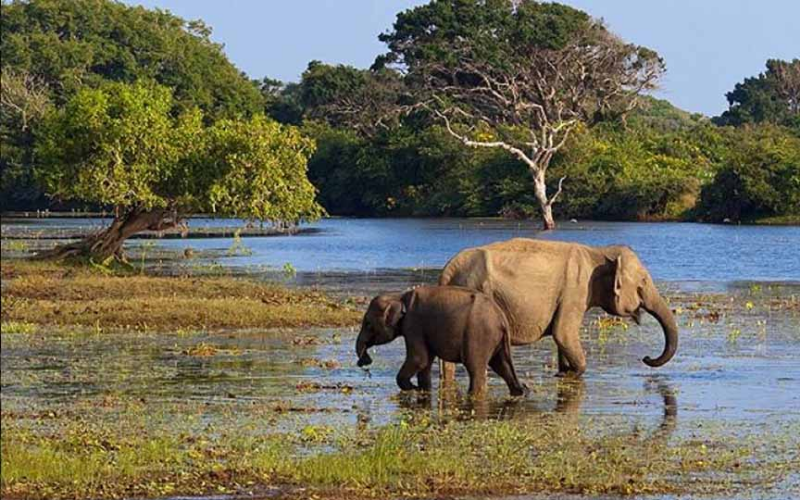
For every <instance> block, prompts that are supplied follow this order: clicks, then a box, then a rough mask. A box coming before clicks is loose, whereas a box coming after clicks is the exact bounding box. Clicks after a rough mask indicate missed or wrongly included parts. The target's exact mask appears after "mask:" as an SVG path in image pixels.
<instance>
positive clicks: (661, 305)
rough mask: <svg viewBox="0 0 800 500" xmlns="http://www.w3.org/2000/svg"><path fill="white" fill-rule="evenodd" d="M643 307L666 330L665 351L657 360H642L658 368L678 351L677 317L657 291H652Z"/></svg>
mask: <svg viewBox="0 0 800 500" xmlns="http://www.w3.org/2000/svg"><path fill="white" fill-rule="evenodd" d="M642 305H643V307H644V309H645V310H646V311H647V312H648V313H650V314H651V315H652V316H653V317H654V318H656V319H657V320H658V322H659V323H660V324H661V328H662V329H663V330H664V340H665V345H664V351H663V352H662V353H661V355H660V356H659V357H657V358H656V359H652V358H650V356H645V357H644V359H643V360H642V361H644V363H645V364H646V365H647V366H651V367H653V368H657V367H659V366H661V365H663V364H665V363H667V362H668V361H669V360H670V359H672V356H674V355H675V351H677V350H678V325H677V324H676V323H675V317H674V316H673V315H672V311H671V310H670V308H669V306H668V305H667V303H666V301H665V300H664V299H663V298H662V297H661V295H659V293H658V291H656V290H655V289H653V290H651V292H650V293H649V294H648V297H647V298H646V299H645V300H644V302H643V304H642Z"/></svg>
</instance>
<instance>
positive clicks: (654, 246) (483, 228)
mask: <svg viewBox="0 0 800 500" xmlns="http://www.w3.org/2000/svg"><path fill="white" fill-rule="evenodd" d="M3 222H4V224H6V223H7V222H9V220H8V219H4V221H3ZM13 222H14V223H15V224H14V226H15V227H16V228H19V227H24V228H25V230H26V231H30V232H31V233H35V232H38V231H53V230H56V229H60V230H64V229H65V228H67V229H68V228H79V227H85V226H87V225H91V226H97V227H100V226H101V224H102V221H101V220H100V219H56V218H53V219H17V220H15V221H13ZM220 225H225V226H237V225H238V226H243V225H244V221H238V220H231V219H192V220H191V221H190V227H195V228H199V227H206V226H220ZM538 226H539V222H538V221H513V220H503V219H454V218H453V219H421V218H409V219H344V218H332V219H324V220H321V221H319V222H316V223H313V224H309V225H305V226H304V227H306V228H311V229H314V230H315V231H313V232H309V233H306V234H300V235H294V236H270V237H244V238H242V243H243V245H244V246H245V247H246V248H247V249H248V251H247V252H239V254H238V255H235V256H233V255H229V253H230V252H228V251H227V250H228V249H229V248H230V247H231V243H232V239H231V238H192V239H185V240H184V239H171V240H167V239H165V240H159V241H158V246H160V247H163V248H166V249H173V250H181V251H182V250H183V249H184V248H186V247H192V248H193V249H195V250H199V251H207V252H208V253H209V254H210V255H213V259H214V261H215V262H218V263H219V264H221V265H223V266H225V267H232V268H238V269H247V268H253V267H255V268H258V267H261V268H269V267H271V268H274V269H280V268H282V267H283V266H284V265H285V264H287V263H288V264H291V266H292V267H293V268H294V269H296V270H297V271H298V273H299V275H300V280H301V281H302V282H303V283H306V284H308V283H309V282H315V280H316V281H324V280H325V279H326V276H324V275H329V274H330V275H332V276H340V275H342V274H344V275H355V276H356V279H357V276H358V275H359V274H361V275H364V274H369V273H371V274H373V275H374V274H389V275H390V274H392V273H394V272H397V271H402V272H414V271H418V272H421V273H425V272H426V270H427V271H429V270H433V271H434V274H435V271H436V270H438V269H441V268H442V267H443V266H444V265H445V264H446V263H447V260H448V259H449V258H450V257H452V256H453V255H455V254H456V253H457V252H458V251H460V250H461V249H463V248H467V247H472V246H476V245H484V244H487V243H491V242H493V241H500V240H505V239H508V238H516V237H524V238H542V239H548V240H563V241H573V242H578V243H583V244H587V245H611V244H623V245H628V246H630V247H632V248H633V249H634V250H635V251H636V252H637V254H638V255H639V257H640V258H641V260H642V261H643V262H644V263H645V265H646V266H647V267H648V269H649V270H650V273H651V274H652V275H653V278H654V279H655V280H656V281H669V282H686V284H691V283H696V284H697V283H701V284H705V285H709V286H711V285H720V284H729V283H735V282H740V281H778V282H795V281H798V282H800V250H799V249H800V227H793V226H791V227H787V226H737V225H714V224H696V223H631V222H588V221H587V222H583V221H579V222H577V223H570V222H562V223H561V224H560V226H559V228H558V229H556V230H555V231H547V232H544V231H541V230H539V228H538ZM130 245H132V246H137V245H142V240H132V241H131V243H130ZM245 253H246V255H245ZM201 255H202V253H201ZM401 274H402V273H401ZM321 275H322V276H321ZM315 276H316V278H315ZM348 277H352V276H348Z"/></svg>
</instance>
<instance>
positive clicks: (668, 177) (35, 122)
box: [0, 0, 800, 246]
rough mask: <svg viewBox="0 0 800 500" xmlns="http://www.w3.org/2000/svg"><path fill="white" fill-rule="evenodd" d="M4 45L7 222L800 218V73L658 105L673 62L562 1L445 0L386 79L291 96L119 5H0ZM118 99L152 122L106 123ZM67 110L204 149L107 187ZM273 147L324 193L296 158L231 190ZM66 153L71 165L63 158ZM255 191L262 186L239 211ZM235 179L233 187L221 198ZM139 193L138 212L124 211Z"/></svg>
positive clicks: (788, 67)
mask: <svg viewBox="0 0 800 500" xmlns="http://www.w3.org/2000/svg"><path fill="white" fill-rule="evenodd" d="M0 28H2V41H0V56H1V57H2V96H1V97H2V99H0V106H1V107H0V110H2V115H0V141H1V143H0V145H1V146H2V148H0V149H1V150H0V181H1V182H2V183H1V185H0V191H1V192H0V197H1V198H2V208H3V209H14V208H34V207H42V208H43V207H45V206H47V205H48V204H49V203H52V202H53V200H55V201H56V202H58V203H60V204H61V205H60V206H75V205H69V204H70V203H72V204H76V203H77V204H78V205H77V206H83V205H84V204H87V203H88V204H89V205H91V206H93V207H103V208H112V209H117V210H123V211H130V210H142V207H143V206H145V205H146V206H147V207H149V208H154V207H155V208H158V209H159V210H165V211H168V210H167V209H168V208H169V209H170V210H172V209H173V208H176V207H178V206H181V207H183V208H184V209H185V211H190V210H191V211H198V210H203V211H206V210H214V209H217V208H220V209H221V208H222V207H223V206H224V207H225V208H226V210H221V211H220V213H233V214H240V215H243V216H264V217H274V216H276V215H275V214H280V215H281V216H282V217H287V218H302V217H304V216H309V217H313V216H315V215H318V214H319V213H321V212H320V210H319V208H318V207H317V206H316V205H314V204H313V203H312V202H311V201H310V200H313V197H314V187H315V188H316V190H317V194H316V200H317V201H318V202H319V204H320V205H322V207H324V209H325V210H327V212H328V213H330V214H334V215H356V216H411V215H418V216H439V215H448V216H497V215H501V216H508V217H541V216H543V215H545V214H546V213H547V211H550V212H551V217H552V216H554V217H555V218H571V217H578V218H596V219H616V220H709V221H722V220H725V219H730V220H732V221H737V220H751V219H757V218H761V217H770V216H783V215H800V111H799V108H800V105H799V104H798V95H800V60H798V59H794V60H792V61H778V60H770V61H768V62H767V65H766V70H765V72H764V73H762V74H760V75H757V76H755V77H752V78H746V79H745V80H744V81H743V82H741V83H739V84H737V85H736V87H735V88H734V89H733V90H732V91H731V92H730V93H728V95H727V98H728V101H729V104H730V106H729V109H728V110H727V111H725V112H724V113H723V114H722V115H721V116H719V117H716V118H713V119H707V118H705V117H703V116H701V115H696V114H690V113H687V112H684V111H682V110H680V109H677V108H675V107H674V106H672V105H671V104H670V103H668V102H666V101H663V100H657V99H654V98H652V97H648V96H647V95H646V94H647V91H649V90H651V89H652V88H654V87H655V86H656V85H657V82H658V77H659V76H660V74H661V72H662V71H663V69H664V67H663V61H661V59H660V58H659V57H658V54H656V53H655V52H653V51H651V50H649V49H647V48H645V47H640V46H636V45H633V44H630V43H627V42H625V41H623V40H620V39H619V38H618V37H616V36H614V35H613V34H612V33H610V32H609V31H608V30H607V29H606V28H605V27H604V26H603V25H602V24H601V23H599V22H597V21H595V20H594V19H592V18H591V17H589V16H588V15H586V14H585V13H583V12H581V11H578V10H576V9H572V8H570V7H566V6H563V5H558V4H543V3H537V2H532V1H522V2H519V1H517V2H511V1H510V0H434V1H432V2H431V3H430V4H427V5H423V6H421V7H417V8H414V9H410V10H408V11H405V12H401V13H399V14H398V17H397V21H396V23H395V24H394V26H393V28H392V29H391V30H389V31H387V32H386V33H384V34H383V35H381V40H382V41H384V42H385V43H386V46H387V52H386V53H385V54H383V55H381V56H379V57H378V59H377V60H376V62H375V64H374V66H373V67H372V68H370V69H359V68H353V67H350V66H345V65H335V64H334V65H332V64H325V63H321V62H319V61H312V62H310V63H309V64H308V67H307V69H306V71H305V72H304V73H303V75H302V78H301V80H300V81H299V82H295V83H284V82H280V81H277V80H274V79H271V78H263V79H261V80H251V79H249V78H247V77H246V76H245V75H244V74H242V73H241V72H240V71H239V70H237V69H236V68H235V66H233V65H232V64H231V63H230V62H229V61H228V59H227V58H226V57H225V55H224V53H223V52H222V49H221V47H220V46H219V45H217V44H215V43H213V42H212V41H211V40H210V32H211V31H210V28H208V27H207V26H206V25H205V24H204V23H203V22H202V21H185V20H183V19H180V18H178V17H176V16H174V15H172V14H170V13H168V12H164V11H159V10H156V11H152V10H147V9H144V8H141V7H129V6H126V5H123V4H121V3H117V2H113V1H110V0H62V1H56V0H29V1H11V2H6V1H4V2H3V4H2V20H1V21H0ZM120 85H121V86H120ZM162 89H169V92H168V95H167V94H164V91H163V90H162ZM120 96H128V97H129V98H130V99H133V100H136V99H139V100H140V101H142V100H148V99H149V100H150V101H151V104H153V106H149V107H148V108H147V109H146V110H142V109H140V108H137V107H136V106H134V105H133V103H132V102H128V101H126V102H125V103H118V104H119V105H117V106H114V105H112V104H113V103H115V102H117V100H118V98H119V97H120ZM100 103H105V104H103V106H106V107H102V106H100ZM157 103H161V104H163V106H162V107H158V106H156V105H155V104H157ZM165 103H166V104H165ZM123 104H124V105H123ZM140 104H142V103H140ZM142 105H144V104H142ZM68 106H72V108H69V109H73V110H81V112H82V113H88V115H86V116H88V117H92V119H97V120H99V121H98V122H97V123H96V124H95V126H100V125H98V124H100V123H102V120H111V121H113V122H114V123H116V124H119V123H123V122H125V121H126V120H127V121H128V122H127V123H129V124H130V126H132V127H134V128H135V127H137V126H142V123H149V122H148V121H147V120H151V119H152V120H156V122H158V123H162V124H163V123H172V125H170V126H168V127H166V128H165V131H166V130H167V129H170V130H177V131H180V130H184V131H187V130H188V131H190V132H191V134H194V135H193V137H195V138H196V140H195V141H194V143H195V144H196V145H197V147H196V148H193V149H191V151H189V150H186V151H184V153H185V154H183V155H179V156H173V157H172V160H171V161H170V162H168V164H162V165H161V166H160V167H159V168H157V169H154V170H147V169H138V170H137V169H136V168H130V169H128V170H126V172H127V174H131V173H136V174H137V175H140V177H131V176H127V177H124V176H118V177H116V178H114V181H115V188H114V189H111V188H108V186H107V185H106V184H107V183H108V179H107V178H104V177H103V175H101V174H102V173H103V172H106V173H107V172H108V171H109V162H112V161H115V160H114V156H113V155H110V153H109V151H111V150H113V147H111V146H109V143H98V142H96V140H94V139H97V138H96V137H90V136H89V135H86V136H84V137H86V138H87V141H86V143H85V144H82V145H80V147H78V145H74V144H72V145H69V144H65V143H63V142H60V141H62V140H66V139H68V138H69V137H71V136H72V135H69V136H67V135H64V134H66V133H67V132H69V127H71V126H78V124H76V123H70V122H68V120H67V118H66V117H65V116H64V113H65V110H66V109H68ZM109 106H110V107H109ZM164 106H166V107H164ZM98 107H99V108H98ZM167 107H168V109H167ZM101 108H102V110H103V111H102V113H100V111H98V110H99V109H101ZM98 113H100V114H98ZM164 113H166V114H164ZM262 115H266V116H267V117H269V118H271V120H274V121H275V122H277V124H282V125H277V124H274V125H270V124H268V123H267V122H269V121H270V120H266V121H265V119H263V118H261V116H262ZM102 117H105V118H102ZM147 117H149V118H147ZM189 117H193V118H192V120H195V121H193V122H192V121H189V122H187V121H186V120H188V119H189ZM101 118H102V119H101ZM87 119H88V118H87ZM140 120H145V121H144V122H141V121H140ZM163 120H167V121H163ZM240 124H243V125H240ZM246 124H250V125H249V126H252V127H254V128H255V129H256V130H257V131H260V132H257V133H254V134H251V136H250V141H251V142H250V143H248V142H246V141H244V142H242V141H239V140H238V139H237V138H240V136H241V135H246V133H245V132H246V130H247V125H246ZM186 127H189V128H186ZM192 127H194V128H192ZM145 129H147V127H146V126H145ZM119 130H124V127H122V128H120V129H119ZM156 130H157V127H156ZM232 131H238V132H237V133H236V134H234V133H233V132H232ZM295 131H297V132H299V134H301V135H302V136H303V137H305V138H309V139H311V141H309V142H308V143H306V142H303V141H304V140H305V139H302V138H301V136H300V135H295ZM73 132H74V131H73ZM84 132H85V130H84ZM259 133H261V134H266V135H264V137H276V136H281V137H283V138H284V139H285V141H286V142H285V144H286V145H287V146H286V147H287V149H286V151H296V152H302V154H303V155H306V157H307V168H308V179H309V180H310V181H311V183H312V184H313V186H314V187H310V186H306V185H305V184H304V183H303V179H304V178H305V174H304V172H305V170H304V169H305V168H306V162H305V161H304V160H303V159H302V158H295V159H294V160H292V162H290V164H291V165H294V166H293V167H291V168H289V169H288V170H282V171H281V172H283V173H280V174H279V173H278V171H272V172H271V173H270V171H268V170H264V171H261V172H260V174H259V175H253V176H249V177H248V175H244V174H242V175H243V176H242V175H239V176H238V177H237V176H236V175H237V174H235V172H237V170H236V168H239V167H242V168H244V167H243V165H244V164H238V166H237V165H233V164H232V163H230V161H229V160H230V159H231V158H232V157H231V155H232V154H234V152H232V150H231V149H230V148H233V147H234V146H236V147H238V148H239V151H240V152H241V151H249V153H247V154H251V155H252V157H253V158H260V161H264V162H266V163H269V162H270V161H272V158H271V157H268V156H263V155H265V154H267V152H265V151H260V150H259V151H255V150H253V149H252V148H250V146H253V145H254V144H257V143H258V137H259V135H258V134H259ZM70 134H72V132H70ZM178 135H179V134H178ZM104 137H105V138H108V137H110V136H108V135H107V136H104ZM170 137H171V139H170V140H169V141H166V142H165V144H167V145H169V147H177V146H175V145H176V144H180V137H176V134H171V135H170ZM89 138H92V139H93V141H89V140H88V139H89ZM222 138H224V139H225V141H226V143H225V144H226V146H224V147H223V146H222V145H221V144H222V143H220V142H219V141H222V140H223V139H222ZM140 139H141V140H140V141H139V142H138V143H136V144H135V145H134V146H135V147H133V146H132V148H133V149H134V150H137V151H138V153H136V154H140V155H142V156H140V157H136V156H135V155H134V157H135V158H143V160H141V162H150V163H156V162H155V161H154V160H153V161H151V160H149V159H147V158H148V156H147V155H149V154H151V151H150V150H149V149H148V146H147V144H148V142H147V141H151V140H152V141H154V142H156V143H158V142H159V141H161V139H159V138H158V137H155V136H147V137H144V136H142V137H140ZM109 140H111V139H109ZM170 141H178V142H170ZM215 141H216V142H215ZM162 142H163V141H162ZM112 143H113V141H112ZM314 143H315V144H316V146H314ZM114 144H117V143H113V144H112V145H114ZM211 144H217V145H218V146H217V147H212V146H211ZM248 144H249V146H248ZM117 145H118V144H117ZM67 146H70V147H72V150H71V151H72V153H73V154H72V156H69V157H65V156H63V155H65V154H66V153H65V151H67V152H68V151H69V149H68V147H67ZM467 146H472V147H467ZM81 148H84V149H81ZM86 148H88V149H86ZM136 148H138V149H136ZM248 148H250V149H248ZM167 149H169V148H167ZM87 151H91V152H92V153H97V154H91V155H89V154H87ZM100 152H102V153H103V154H100ZM190 153H191V154H190ZM79 154H81V155H85V158H81V157H79ZM204 154H205V155H209V156H208V158H207V160H208V161H207V162H206V165H205V166H204V167H203V168H200V163H203V161H202V158H200V157H199V156H198V155H204ZM242 154H244V153H241V154H240V156H239V157H241V155H242ZM287 154H288V153H287ZM104 155H106V156H104ZM108 155H110V156H108ZM226 155H227V156H226ZM87 158H89V159H94V163H92V162H90V161H89V160H87ZM109 158H111V159H110V160H109ZM137 161H138V160H137ZM141 162H140V163H141ZM226 162H227V163H226ZM57 164H58V165H60V166H57ZM131 164H133V165H138V164H139V163H137V162H131ZM225 165H227V167H226V166H225ZM232 165H233V166H232ZM234 167H236V168H234ZM104 169H105V170H104ZM216 169H219V171H217V170H216ZM226 169H227V170H226ZM111 171H113V169H112V170H111ZM154 172H168V173H169V175H161V174H156V173H154ZM297 172H300V173H301V174H302V175H301V176H299V177H298V176H297V175H296V173H297ZM240 173H241V172H240ZM251 173H252V172H251ZM545 173H546V176H545ZM83 174H85V175H83ZM127 174H126V175H127ZM179 174H180V175H183V176H184V180H186V183H185V184H183V185H181V188H180V189H177V186H176V185H175V184H174V183H172V182H170V179H173V180H174V179H175V178H176V177H175V176H176V175H179ZM82 175H83V176H82ZM226 175H227V177H226ZM270 175H275V176H276V177H275V178H274V179H273V182H274V183H275V185H276V186H278V188H277V189H275V186H273V185H271V184H270V178H269V176H270ZM106 177H108V175H106ZM111 177H113V176H111ZM194 177H197V180H196V182H194V181H192V182H189V180H187V179H190V178H192V179H193V178H194ZM122 179H124V182H120V181H121V180H122ZM224 179H227V181H225V180H224ZM91 182H94V183H95V184H91ZM215 182H216V184H215ZM248 182H250V183H251V184H252V183H260V184H258V186H260V188H259V190H258V191H257V192H256V191H247V192H246V194H245V195H243V196H242V197H240V198H238V199H236V200H234V199H233V198H231V196H233V195H234V189H233V188H234V187H235V188H236V189H245V190H246V188H247V186H248V184H247V183H248ZM59 183H72V184H71V185H70V188H69V189H67V188H65V187H64V186H63V184H59ZM125 183H128V184H125ZM220 183H223V184H225V185H226V186H227V188H226V189H228V190H227V191H224V190H222V191H221V190H220V189H222V188H217V190H216V191H214V192H213V193H212V191H211V186H212V185H217V186H219V185H220ZM287 183H288V184H287ZM292 183H297V185H292ZM93 186H94V187H97V186H102V187H104V189H92V187H93ZM126 186H127V188H132V189H133V191H131V189H128V190H127V191H125V192H136V193H139V194H140V195H141V197H140V199H139V202H131V200H125V203H120V200H121V199H120V198H119V197H117V194H118V193H119V192H122V191H124V190H125V189H126ZM57 188H58V189H57ZM106 188H108V189H106ZM115 189H116V191H115ZM120 190H122V191H120ZM281 190H283V192H284V193H286V192H291V193H297V197H296V198H293V199H292V200H291V202H290V203H289V206H291V207H294V210H293V211H292V210H289V211H285V212H284V211H281V210H280V209H278V208H277V207H278V203H283V202H278V201H275V205H274V206H270V207H267V206H266V205H264V204H263V200H265V199H268V198H263V197H261V195H262V194H264V193H266V192H270V193H271V194H272V195H273V197H272V198H269V199H272V200H278V199H279V198H275V197H274V195H275V193H277V192H280V191H281ZM100 193H105V194H104V195H103V196H101V195H100ZM90 195H92V196H90ZM137 196H138V195H137ZM225 196H228V198H224V197H225ZM223 198H224V199H225V200H228V203H227V205H226V204H225V203H222V200H223ZM556 198H557V203H555V201H556ZM280 199H283V198H280ZM142 200H148V201H146V203H145V204H144V205H142V203H141V202H142ZM258 203H261V205H258ZM543 219H544V223H545V225H547V220H548V217H547V216H546V215H545V217H543ZM162 222H163V221H162ZM112 246H113V245H112Z"/></svg>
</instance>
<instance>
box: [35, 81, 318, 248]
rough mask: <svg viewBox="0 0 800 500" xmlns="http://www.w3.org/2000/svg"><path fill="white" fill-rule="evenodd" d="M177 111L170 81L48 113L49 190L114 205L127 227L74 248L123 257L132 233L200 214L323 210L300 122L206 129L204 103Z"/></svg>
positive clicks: (89, 96)
mask: <svg viewBox="0 0 800 500" xmlns="http://www.w3.org/2000/svg"><path fill="white" fill-rule="evenodd" d="M175 107H176V103H175V102H174V100H173V97H172V92H171V91H170V90H169V89H167V88H166V87H163V86H159V85H157V84H154V83H149V84H147V83H136V84H126V83H118V82H113V83H107V84H104V85H101V86H100V87H99V88H95V89H92V88H84V89H82V90H80V91H78V92H77V93H76V94H75V95H74V96H73V97H72V98H71V99H70V100H69V101H67V103H66V105H65V106H64V107H62V108H61V109H59V110H58V111H56V112H53V113H51V114H49V115H48V116H47V118H46V119H45V123H44V124H43V125H42V127H41V129H40V132H39V138H38V140H37V156H38V158H39V161H40V164H39V165H37V169H36V176H37V178H38V179H39V181H40V182H41V184H42V185H43V186H44V187H45V189H46V191H47V194H48V195H49V196H51V197H54V198H57V199H61V200H81V201H85V202H90V203H96V204H98V205H101V206H111V207H113V208H114V211H115V219H116V221H118V223H119V225H120V226H121V227H120V228H119V230H117V231H116V233H115V234H106V235H104V236H103V237H101V238H99V240H98V241H89V242H82V243H81V244H79V245H77V246H76V247H70V248H69V249H68V250H69V251H74V253H91V254H100V256H106V255H110V254H117V253H119V252H120V249H121V246H120V245H121V242H122V241H123V240H124V239H125V238H126V237H129V236H130V235H131V234H134V233H135V232H138V231H140V230H143V229H158V230H162V229H165V228H167V227H170V226H174V225H177V224H179V223H180V222H181V220H182V218H183V217H184V216H185V215H187V214H191V213H194V212H199V211H203V212H209V213H215V214H220V215H230V216H236V217H242V218H248V219H260V220H270V221H275V222H295V221H298V220H301V219H304V218H315V217H317V216H319V215H320V214H321V209H320V207H319V206H318V205H317V204H316V202H315V201H314V196H315V192H316V190H315V189H314V187H313V186H312V185H311V184H310V183H309V182H308V179H307V178H306V163H307V159H308V157H309V156H310V155H311V154H312V153H313V151H314V143H313V141H311V140H310V139H308V138H305V137H304V136H302V135H301V134H300V132H299V131H298V130H297V129H296V128H294V127H291V126H284V125H280V124H278V123H277V122H274V121H272V120H270V119H268V118H266V117H264V116H262V115H254V116H253V117H252V118H250V119H248V120H232V119H221V120H217V121H216V122H215V123H214V124H213V125H210V126H206V125H204V123H203V115H202V112H201V111H200V110H199V109H198V108H194V109H189V110H183V111H181V112H179V113H177V114H176V113H175ZM142 220H145V221H146V223H143V222H141V221H142ZM126 227H131V228H132V229H131V230H130V232H129V233H128V232H125V228H126ZM98 244H99V245H100V247H98V246H97V245H98ZM87 245H88V246H89V248H87ZM98 248H99V249H98Z"/></svg>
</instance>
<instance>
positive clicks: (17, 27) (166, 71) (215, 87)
mask: <svg viewBox="0 0 800 500" xmlns="http://www.w3.org/2000/svg"><path fill="white" fill-rule="evenodd" d="M0 31H2V39H0V64H1V65H2V67H3V70H4V72H8V71H12V72H13V74H18V75H29V76H30V78H32V79H35V81H36V82H38V83H41V86H42V88H43V89H45V90H46V92H45V95H46V97H47V99H48V100H49V101H50V102H51V103H52V104H53V105H55V106H62V105H63V104H64V103H65V102H67V101H68V100H69V99H70V98H71V97H72V96H73V95H74V94H75V93H76V92H78V91H80V90H81V89H83V88H86V87H89V88H96V87H98V86H100V85H102V84H103V83H104V82H107V81H122V82H128V83H132V82H135V81H138V80H140V79H152V80H155V81H157V82H158V83H160V84H161V85H165V86H167V87H170V88H171V89H173V94H174V99H175V103H176V107H177V108H178V109H179V110H190V109H193V108H195V107H199V108H200V109H201V110H202V111H203V116H204V117H205V120H206V121H207V122H211V121H214V120H217V119H220V118H233V117H237V116H250V115H252V114H253V113H257V112H263V108H264V103H263V98H262V96H261V94H260V92H259V89H258V88H257V87H256V86H255V85H254V84H253V83H252V82H251V81H250V80H249V79H248V78H246V77H245V76H244V75H243V74H242V73H241V72H240V71H239V70H238V69H237V68H236V67H235V66H234V65H233V64H231V63H230V62H229V61H228V59H227V58H226V57H225V54H224V53H223V51H222V46H221V45H218V44H216V43H214V42H212V41H211V39H210V35H211V29H210V28H209V27H208V26H206V25H205V24H204V23H203V22H202V21H185V20H183V19H181V18H179V17H176V16H174V15H172V14H170V13H169V12H167V11H162V10H147V9H145V8H143V7H131V6H127V5H125V4H123V3H121V2H116V1H112V0H12V1H11V2H5V1H4V2H3V8H2V16H1V17H0ZM5 74H6V73H4V75H5ZM5 80H6V79H5V77H4V84H3V88H2V93H3V94H5V93H6V92H7V88H8V87H7V86H6V84H5V83H6V81H5ZM4 120H5V118H4ZM34 125H35V124H34ZM34 128H35V127H31V130H33V129H34ZM30 133H31V132H30V131H26V130H22V129H21V128H14V127H12V126H8V124H7V123H4V124H3V132H2V137H0V139H2V143H1V144H0V146H1V147H2V148H1V149H2V150H3V153H2V155H0V169H2V176H3V192H2V198H3V206H8V205H9V200H14V199H15V197H17V196H18V194H19V193H21V192H31V193H32V195H34V196H35V194H36V190H35V187H34V186H32V185H31V184H30V179H32V173H31V172H32V169H33V165H34V163H35V158H34V157H33V150H32V143H31V141H30Z"/></svg>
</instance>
